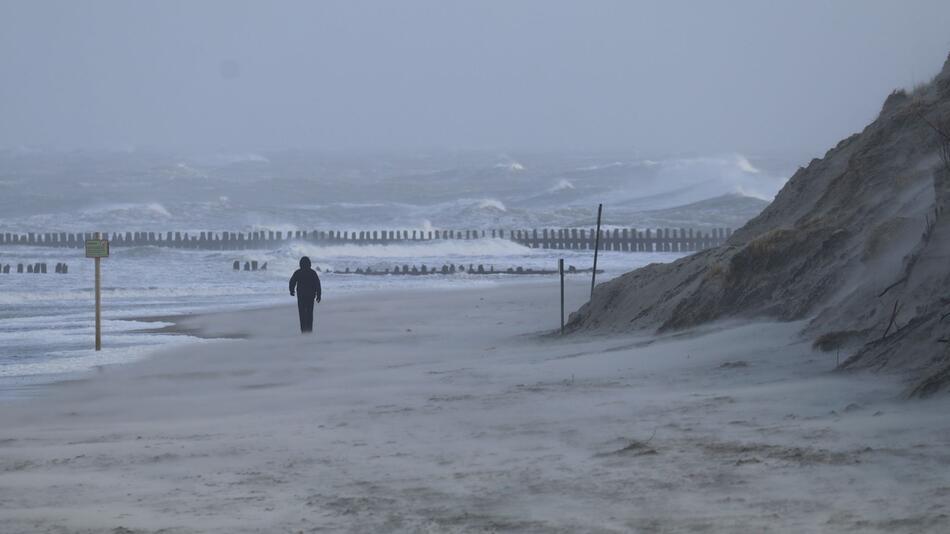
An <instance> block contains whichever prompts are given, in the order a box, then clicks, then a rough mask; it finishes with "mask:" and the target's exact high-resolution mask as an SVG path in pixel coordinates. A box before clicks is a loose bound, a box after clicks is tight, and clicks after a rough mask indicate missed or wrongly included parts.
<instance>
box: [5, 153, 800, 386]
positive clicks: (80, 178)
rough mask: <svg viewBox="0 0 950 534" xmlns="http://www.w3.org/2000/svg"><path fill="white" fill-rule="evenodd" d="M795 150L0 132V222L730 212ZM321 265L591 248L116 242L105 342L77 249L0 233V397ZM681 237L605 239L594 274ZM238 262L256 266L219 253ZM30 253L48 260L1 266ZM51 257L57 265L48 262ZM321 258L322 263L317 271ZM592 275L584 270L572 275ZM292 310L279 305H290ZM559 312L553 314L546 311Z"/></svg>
mask: <svg viewBox="0 0 950 534" xmlns="http://www.w3.org/2000/svg"><path fill="white" fill-rule="evenodd" d="M794 169H795V163H794V158H792V157H776V156H768V157H765V156H748V155H741V154H724V155H714V156H703V155H665V156H658V155H654V156H653V157H645V156H642V155H638V154H635V153H627V152H622V151H620V152H610V153H580V152H579V153H570V152H563V151H562V152H557V153H545V152H525V153H507V152H500V151H489V150H483V151H430V152H412V153H409V152H403V153H385V152H373V153H369V152H341V151H310V150H281V151H272V152H247V153H233V152H225V151H222V152H212V153H207V152H187V151H181V152H170V151H151V150H143V149H121V150H97V151H85V150H77V151H64V150H45V149H38V148H31V147H13V148H5V149H0V233H3V232H23V233H26V232H38V233H45V232H94V231H105V232H109V233H112V232H122V233H124V232H139V231H147V232H156V233H158V232H161V233H163V234H164V233H166V232H169V231H172V232H190V233H193V234H196V233H199V232H208V231H212V232H222V231H229V232H251V231H257V230H273V231H281V232H288V231H296V230H308V231H310V230H342V231H350V232H352V231H361V230H369V231H373V230H409V231H412V230H422V231H429V230H462V231H464V230H482V229H484V230H492V229H503V230H506V231H509V230H515V229H535V228H538V229H541V228H592V227H593V226H594V224H595V221H596V214H597V206H598V204H603V205H604V212H603V213H604V218H603V224H604V227H605V228H607V229H611V228H619V227H624V228H630V227H634V228H641V229H642V228H681V227H682V228H696V229H706V230H708V229H711V228H721V227H729V228H736V227H738V226H741V225H742V224H744V223H745V222H746V221H747V220H748V219H750V218H752V217H754V216H755V215H756V214H758V213H759V212H760V211H761V210H762V209H763V208H764V207H765V206H766V205H767V203H768V201H769V200H770V199H771V198H773V197H774V195H775V194H776V192H777V191H778V190H779V189H780V188H781V186H782V185H783V184H784V182H785V180H786V179H787V178H788V176H790V175H791V174H792V172H793V171H794ZM304 255H306V256H309V257H310V258H311V259H312V261H313V263H314V265H315V266H318V267H320V268H321V270H322V271H324V272H323V274H322V276H321V278H322V281H323V288H324V302H323V303H322V304H321V306H319V308H318V310H317V322H319V317H320V314H325V313H333V303H334V302H335V301H338V300H343V299H346V298H347V297H348V296H349V295H353V294H355V293H359V292H374V291H389V290H403V289H404V290H416V289H433V288H439V289H453V288H466V287H471V288H478V287H489V286H495V285H499V284H506V283H515V282H529V283H546V284H552V287H556V284H557V279H556V277H551V276H520V275H504V274H503V275H495V276H479V275H476V274H467V273H462V272H456V273H455V274H451V275H441V274H439V275H431V276H425V277H414V276H359V275H354V274H344V273H342V272H341V271H345V270H346V269H350V270H352V271H355V270H356V269H357V268H360V269H365V268H367V267H369V268H372V269H373V270H377V271H379V270H384V269H391V268H392V267H394V266H402V265H416V266H421V265H423V264H425V265H427V266H429V267H436V268H439V267H441V266H442V265H444V264H455V265H462V266H466V267H467V266H468V265H475V266H477V265H483V266H484V267H485V268H486V269H489V268H491V267H494V268H495V270H500V271H505V270H507V269H508V268H516V267H523V268H525V269H528V268H530V269H536V270H553V269H555V268H556V266H557V261H558V259H560V258H563V259H564V260H565V264H566V265H569V266H571V265H573V266H575V267H576V268H577V269H586V268H590V267H591V263H592V261H593V257H592V252H591V251H589V250H574V251H571V250H542V249H532V248H527V247H524V246H521V245H518V244H516V243H513V242H511V241H508V240H505V239H491V238H487V239H473V240H455V241H433V242H417V243H397V244H388V245H365V246H361V245H353V244H345V245H328V246H319V245H315V244H313V243H306V242H293V241H289V242H286V243H281V244H280V245H279V246H276V247H274V248H272V249H261V250H243V251H222V250H180V249H170V248H160V247H153V246H142V247H113V248H112V250H111V255H110V257H109V258H106V259H103V260H102V316H103V323H102V325H103V334H102V337H103V349H102V350H101V351H95V350H93V343H94V291H93V287H94V262H93V260H90V259H86V258H84V257H83V251H82V250H81V249H66V248H44V247H29V246H20V245H3V244H0V266H2V265H11V266H13V267H12V269H11V274H0V398H26V397H29V396H30V395H33V394H35V392H36V391H37V390H38V389H39V387H40V386H42V385H44V384H48V383H51V382H56V381H60V380H70V379H76V378H79V377H82V376H84V375H85V374H88V373H94V372H97V371H98V370H100V369H102V368H103V366H108V365H117V364H125V363H129V362H132V361H135V360H137V359H140V358H144V357H147V356H149V355H150V354H153V353H155V352H156V349H161V348H165V347H169V346H172V345H174V344H179V343H200V342H205V341H203V340H199V339H196V338H193V337H190V336H186V335H172V334H163V333H155V332H153V331H152V330H154V329H155V328H156V327H160V326H162V325H163V323H160V322H159V323H156V322H146V321H143V320H142V319H143V318H147V317H164V316H173V315H178V314H188V313H203V312H214V311H223V310H235V309H242V308H254V307H261V306H273V305H278V304H292V303H293V302H294V301H293V299H292V298H291V297H290V296H289V294H288V291H287V281H288V278H289V277H290V275H291V274H292V272H293V271H294V269H295V268H296V266H297V262H298V260H299V258H300V257H301V256H304ZM681 255H682V254H681V253H669V252H667V253H663V252H613V251H601V252H600V256H599V260H598V268H600V269H603V270H604V273H603V274H601V275H599V280H607V279H609V278H612V277H615V276H618V275H620V274H622V273H624V272H627V271H629V270H632V269H635V268H637V267H641V266H643V265H646V264H649V263H653V262H669V261H673V260H675V259H676V258H678V257H680V256H681ZM234 261H239V262H241V265H242V266H243V264H244V262H249V261H257V262H258V263H259V265H263V264H264V263H265V262H266V264H267V269H266V271H261V270H259V271H256V272H246V271H244V270H239V271H235V270H233V269H232V265H233V262H234ZM40 262H44V263H46V264H47V265H48V266H49V272H48V273H47V274H26V273H24V274H15V273H14V272H13V271H15V268H16V267H15V266H16V265H17V264H20V263H22V264H35V263H40ZM57 263H66V264H67V265H68V268H69V270H68V274H56V273H53V272H52V271H53V266H54V265H55V264H57ZM327 271H333V272H327ZM571 276H575V277H589V276H590V275H589V274H574V275H571ZM288 320H289V321H293V320H294V318H293V317H288ZM554 326H556V325H555V324H553V323H552V327H554Z"/></svg>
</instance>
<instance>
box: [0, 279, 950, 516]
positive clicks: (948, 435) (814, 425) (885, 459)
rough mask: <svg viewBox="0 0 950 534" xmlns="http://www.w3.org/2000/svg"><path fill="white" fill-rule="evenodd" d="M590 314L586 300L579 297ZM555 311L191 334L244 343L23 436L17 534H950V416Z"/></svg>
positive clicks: (443, 308)
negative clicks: (609, 332) (573, 332)
mask: <svg viewBox="0 0 950 534" xmlns="http://www.w3.org/2000/svg"><path fill="white" fill-rule="evenodd" d="M570 290H571V295H572V296H573V297H575V298H573V299H571V300H572V301H573V302H569V304H578V303H579V301H580V299H581V298H583V297H586V292H587V289H586V286H585V285H584V284H574V285H572V286H571V287H570ZM558 305H559V304H558V302H557V293H556V289H555V288H554V287H553V286H546V285H520V286H515V285H509V286H504V287H500V288H497V289H491V290H478V291H474V290H464V291H457V292H445V291H443V292H438V293H436V292H404V293H401V294H398V293H391V294H379V295H374V296H363V297H358V298H352V299H350V300H348V301H347V302H334V301H332V299H331V298H328V299H325V300H324V303H323V304H322V305H321V306H319V307H318V309H317V321H316V328H317V332H316V334H315V335H314V336H312V337H303V336H300V335H299V334H298V333H297V332H296V317H295V310H293V309H292V308H275V309H265V310H259V311H250V312H235V313H227V314H220V315H213V316H205V317H192V318H185V319H183V320H182V321H181V327H182V328H186V329H199V330H201V331H202V332H203V333H204V334H206V335H218V336H232V337H237V336H240V337H243V339H226V340H221V341H213V342H206V343H202V344H197V345H195V346H189V347H186V348H179V349H177V350H176V351H174V352H167V353H164V354H159V355H156V356H155V357H153V358H151V359H149V360H146V361H142V362H138V363H135V364H131V365H127V366H120V367H112V368H109V369H106V370H104V371H103V372H102V373H100V374H98V375H97V376H95V377H92V378H90V379H88V380H85V381H80V382H73V383H68V384H60V385H57V386H53V387H51V388H50V391H49V395H48V396H47V397H46V398H42V399H35V400H31V401H29V402H23V403H19V404H11V405H8V406H6V407H4V410H3V413H2V414H0V425H2V428H3V432H2V436H0V524H2V525H3V528H2V530H3V531H4V532H102V531H114V532H130V531H132V532H153V531H161V532H176V533H177V532H246V531H265V532H297V531H304V532H312V531H319V532H340V531H343V532H374V531H375V532H420V531H421V532H486V531H488V532H495V531H519V532H630V531H650V532H655V531H663V532H669V531H674V532H675V531H686V530H689V531H759V532H764V531H814V530H822V531H861V532H868V531H877V532H920V531H939V530H941V529H942V528H943V527H945V526H946V525H947V524H948V521H950V517H948V515H950V505H948V503H950V472H948V471H947V469H946V465H947V462H948V461H950V452H948V451H950V429H948V426H947V424H946V415H945V414H946V413H947V408H948V400H947V398H946V397H941V398H935V399H931V400H929V401H916V402H913V403H907V402H893V403H892V402H885V401H882V400H881V399H884V398H893V397H894V396H895V395H896V394H897V392H898V391H899V389H900V385H899V384H898V383H897V382H896V379H894V380H891V379H889V378H887V377H876V378H874V379H868V378H866V377H852V376H838V375H834V374H830V373H829V371H830V370H831V369H832V368H833V367H834V358H833V356H832V357H831V358H830V359H829V357H828V356H827V355H826V354H821V353H815V352H812V350H811V349H810V347H809V346H808V344H807V343H803V342H800V341H798V340H799V339H800V338H799V336H798V335H797V333H798V331H799V330H800V328H801V326H802V325H801V324H800V323H787V324H764V323H759V324H752V325H744V326H733V327H724V326H722V325H718V326H713V327H708V328H709V329H708V330H706V331H705V332H695V331H694V332H692V333H688V334H677V335H675V336H671V337H666V338H655V337H629V336H627V337H611V338H603V337H596V338H592V337H578V336H572V337H571V338H570V339H567V340H563V339H553V338H552V337H549V336H542V335H537V334H530V333H531V332H540V331H542V330H545V329H549V328H551V327H552V326H554V325H555V324H556V321H557V313H558Z"/></svg>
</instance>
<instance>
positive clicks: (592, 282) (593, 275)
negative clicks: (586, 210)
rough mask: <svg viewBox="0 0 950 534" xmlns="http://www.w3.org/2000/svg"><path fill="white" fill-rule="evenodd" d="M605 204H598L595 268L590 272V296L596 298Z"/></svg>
mask: <svg viewBox="0 0 950 534" xmlns="http://www.w3.org/2000/svg"><path fill="white" fill-rule="evenodd" d="M603 211H604V205H603V204H597V234H595V235H594V270H593V271H591V273H590V298H594V285H595V284H596V283H597V251H598V249H600V216H601V214H602V213H603Z"/></svg>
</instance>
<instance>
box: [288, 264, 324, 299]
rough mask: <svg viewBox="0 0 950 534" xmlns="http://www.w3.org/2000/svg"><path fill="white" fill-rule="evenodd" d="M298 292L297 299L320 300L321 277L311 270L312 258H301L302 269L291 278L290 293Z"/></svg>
mask: <svg viewBox="0 0 950 534" xmlns="http://www.w3.org/2000/svg"><path fill="white" fill-rule="evenodd" d="M295 290H296V292H297V298H301V299H302V298H307V297H309V298H317V299H319V298H320V296H321V295H320V293H321V291H320V277H319V276H317V272H316V271H314V270H313V269H311V268H310V258H308V257H306V256H304V257H302V258H300V268H299V269H297V270H296V271H294V275H293V276H291V277H290V293H291V294H293V293H294V291H295Z"/></svg>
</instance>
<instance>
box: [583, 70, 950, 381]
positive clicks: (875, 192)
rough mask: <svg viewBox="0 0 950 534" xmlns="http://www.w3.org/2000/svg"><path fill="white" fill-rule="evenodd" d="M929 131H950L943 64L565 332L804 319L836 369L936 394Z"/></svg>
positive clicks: (945, 323)
mask: <svg viewBox="0 0 950 534" xmlns="http://www.w3.org/2000/svg"><path fill="white" fill-rule="evenodd" d="M941 131H942V132H943V133H944V134H946V133H948V131H950V59H948V61H947V62H946V63H945V64H944V67H943V69H942V71H941V72H940V74H938V75H937V76H936V77H935V78H934V79H933V80H932V81H931V82H930V83H929V84H927V85H926V86H923V87H919V88H917V89H915V90H914V91H913V92H910V93H908V92H905V91H895V92H894V93H892V94H891V95H890V96H889V97H888V98H887V100H886V101H885V102H884V106H883V108H882V110H881V113H880V115H879V116H878V118H877V119H876V120H875V121H874V122H872V123H871V124H869V125H868V126H867V127H866V128H865V129H864V130H863V131H862V132H861V133H858V134H855V135H852V136H851V137H848V138H847V139H845V140H843V141H841V142H840V143H838V145H837V146H836V147H834V148H833V149H831V150H829V151H828V152H827V154H825V156H824V157H823V158H821V159H815V160H813V161H811V162H810V163H809V164H808V166H807V167H805V168H801V169H799V170H798V171H797V172H796V173H795V174H794V175H793V176H792V177H791V179H790V180H789V181H788V183H787V184H786V185H785V187H784V188H783V189H782V190H781V192H780V193H779V194H778V195H777V196H776V198H775V200H774V201H773V202H772V204H770V205H769V206H768V207H767V208H766V209H765V210H764V211H763V212H762V213H761V214H760V215H759V216H758V217H756V218H754V219H752V220H751V221H749V223H748V224H746V225H745V226H744V227H742V228H741V229H739V230H738V231H736V232H735V233H734V234H733V235H732V237H731V238H730V239H729V241H728V242H727V243H726V244H725V245H723V246H721V247H718V248H715V249H711V250H707V251H704V252H700V253H698V254H695V255H692V256H689V257H686V258H682V259H681V260H679V261H676V262H674V263H670V264H655V265H650V266H647V267H644V268H642V269H638V270H636V271H632V272H629V273H627V274H625V275H623V276H621V277H619V278H616V279H614V280H611V281H609V282H606V283H604V284H601V285H599V286H598V287H597V288H596V291H595V292H594V296H593V299H592V300H591V301H590V302H589V303H587V304H585V305H584V306H583V307H581V308H580V309H579V310H578V311H577V312H576V313H574V314H572V315H571V319H570V324H569V328H570V329H571V330H572V331H581V330H624V331H625V330H631V329H655V330H659V331H666V330H675V329H684V328H689V327H693V326H697V325H701V324H704V323H709V322H712V321H717V320H722V319H730V318H733V319H734V318H749V319H751V318H770V319H781V320H801V319H808V323H807V327H806V328H805V329H804V330H803V332H802V334H803V335H805V336H808V337H809V338H811V339H814V340H815V344H816V347H817V348H820V349H823V350H840V351H841V352H842V356H843V357H842V360H844V361H843V363H842V365H841V367H842V368H845V369H856V368H870V369H873V370H875V371H896V372H903V373H907V376H908V380H909V381H910V386H909V390H908V391H909V392H910V393H911V394H915V395H929V394H932V393H935V392H937V391H941V390H945V389H947V386H948V385H950V343H948V341H950V313H948V312H950V291H948V289H950V213H947V209H946V206H947V205H948V204H950V161H947V160H946V158H945V157H943V158H942V157H941V148H942V146H943V145H944V144H945V143H946V142H947V139H946V138H945V137H944V136H943V135H942V134H941V133H940V132H941ZM846 354H847V355H848V356H849V357H847V358H845V357H844V356H845V355H846Z"/></svg>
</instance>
